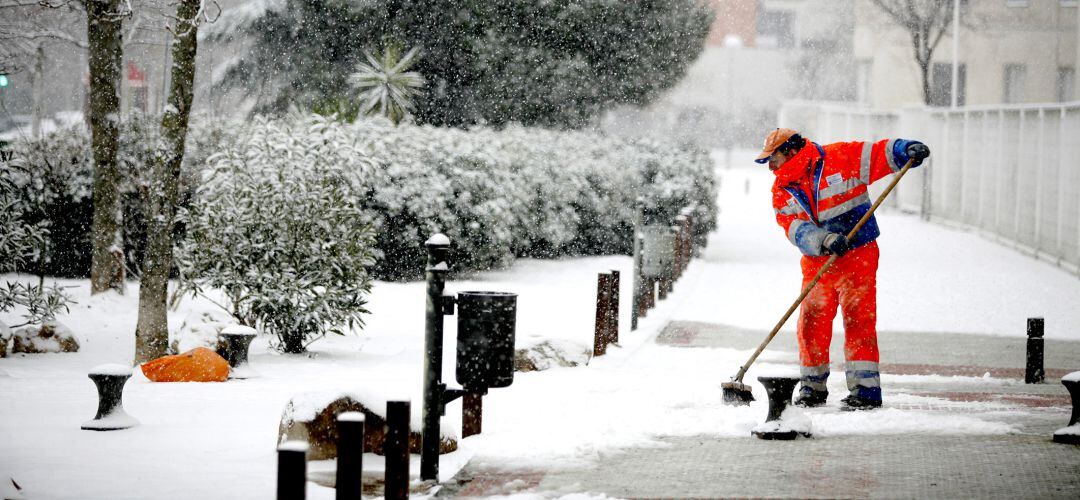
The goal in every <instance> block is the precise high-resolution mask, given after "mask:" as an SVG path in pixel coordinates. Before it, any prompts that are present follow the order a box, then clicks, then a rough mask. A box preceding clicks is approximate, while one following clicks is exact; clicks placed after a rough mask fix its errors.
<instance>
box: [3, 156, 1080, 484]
mask: <svg viewBox="0 0 1080 500" xmlns="http://www.w3.org/2000/svg"><path fill="white" fill-rule="evenodd" d="M718 175H720V176H721V179H722V184H721V194H720V204H721V210H722V212H721V215H720V225H719V229H718V230H717V232H716V233H715V234H713V235H712V237H711V238H710V242H709V245H708V247H707V248H706V249H705V250H704V251H703V255H702V258H700V259H697V260H695V261H694V262H693V263H692V264H691V266H690V268H689V270H688V272H687V274H686V275H685V276H684V277H683V279H682V280H681V281H680V282H679V284H678V286H677V289H676V293H675V294H673V295H672V297H670V298H669V300H667V301H663V302H661V303H660V304H659V306H658V308H657V309H655V310H653V311H650V313H649V315H648V317H647V318H645V319H643V320H642V322H641V325H640V328H639V329H638V331H635V332H632V333H631V332H629V331H628V326H629V323H630V321H629V312H628V311H629V309H628V307H627V301H625V300H624V304H623V305H624V307H623V311H622V318H621V321H620V324H621V326H622V331H621V333H620V338H621V342H620V344H621V346H619V347H612V348H610V349H609V354H608V355H607V356H604V357H601V358H596V359H592V360H590V361H589V363H588V365H587V366H581V367H577V368H555V369H551V370H547V371H543V372H532V373H518V374H516V376H515V380H514V384H513V385H512V386H510V387H509V388H505V389H493V390H492V391H491V392H490V393H489V394H488V396H487V397H485V399H484V431H483V434H481V435H479V436H475V437H471V438H469V439H467V440H464V441H463V442H462V443H461V448H460V450H459V451H457V452H455V453H452V454H450V455H445V456H443V457H442V468H441V476H442V478H443V479H446V478H448V477H450V476H451V475H453V474H454V472H455V471H456V470H457V469H458V468H460V466H461V465H463V464H464V463H465V462H466V461H468V460H469V459H470V458H482V459H488V460H494V461H499V460H512V461H513V463H515V464H517V465H527V464H529V463H535V464H538V465H541V466H542V465H554V464H558V465H560V466H565V465H566V464H568V463H573V462H574V461H576V460H589V459H591V458H593V457H596V456H598V455H599V454H600V453H602V452H606V451H610V450H613V449H618V448H620V447H629V446H652V445H654V443H656V441H655V439H654V438H655V437H656V436H664V435H699V434H703V435H712V436H716V437H717V438H732V439H749V431H750V429H751V428H753V427H754V426H756V425H757V424H759V423H760V420H761V417H762V415H764V414H765V405H766V402H765V401H762V400H759V401H757V402H755V403H754V404H753V405H751V406H749V407H729V406H724V405H723V404H722V403H721V400H720V391H719V388H718V384H719V383H720V382H721V381H725V380H727V379H728V378H729V377H730V376H731V375H732V374H733V373H734V371H736V370H737V368H738V366H739V365H740V364H742V363H743V362H744V361H745V359H746V356H747V355H748V354H749V353H748V352H747V351H737V350H731V349H685V348H673V347H666V346H663V345H657V344H655V343H653V342H652V339H653V338H654V337H655V335H656V334H657V333H658V332H659V330H660V329H661V328H662V327H663V326H664V325H665V324H666V323H667V322H668V321H670V320H696V321H709V322H716V323H724V324H728V325H734V326H740V327H746V328H754V329H757V330H767V329H768V328H770V327H771V326H772V324H773V322H774V321H775V320H776V317H777V315H778V314H779V313H780V312H782V311H783V310H784V309H786V308H787V306H788V305H790V301H791V300H793V299H794V298H795V296H796V295H797V293H798V286H799V273H798V255H797V253H796V250H795V249H794V248H793V247H791V245H790V244H789V243H788V242H787V240H786V239H785V238H784V236H783V233H782V232H781V230H780V229H779V228H778V227H777V226H776V225H775V222H774V221H773V216H772V209H771V206H770V203H769V198H768V194H767V193H768V187H769V184H770V182H771V175H770V174H769V173H768V172H767V171H766V170H765V169H763V168H752V167H750V168H736V169H730V170H725V169H722V170H719V171H718ZM747 185H749V190H748V191H747ZM880 224H881V226H882V232H883V236H882V238H881V240H880V243H881V247H882V258H881V270H880V273H879V294H880V295H879V297H880V298H879V304H880V306H879V309H880V310H879V329H881V330H895V331H947V332H957V333H981V334H997V335H1013V336H1023V335H1024V333H1025V332H1024V318H1027V317H1029V316H1043V317H1045V318H1046V336H1047V337H1049V338H1057V339H1074V340H1075V339H1080V330H1076V329H1071V330H1070V329H1069V328H1068V326H1069V325H1073V326H1075V325H1077V324H1080V308H1078V307H1077V304H1080V279H1077V277H1076V276H1074V275H1070V274H1069V273H1067V272H1065V271H1063V270H1061V269H1058V268H1056V267H1053V266H1051V265H1049V264H1046V263H1043V262H1040V261H1036V260H1034V259H1031V258H1029V257H1025V256H1022V255H1020V254H1017V253H1015V252H1014V251H1012V250H1009V249H1006V248H1003V247H1001V246H998V245H996V244H994V243H992V242H989V241H986V240H984V239H982V238H980V237H979V236H977V235H974V234H971V233H968V232H964V231H959V230H955V229H947V228H943V227H941V226H937V225H932V224H928V223H925V222H923V221H921V220H919V219H918V218H917V217H913V216H909V215H902V214H883V215H882V216H881V217H880ZM608 269H620V270H621V271H622V273H623V276H624V279H623V280H622V285H623V289H622V297H624V298H625V297H630V280H629V279H626V278H625V277H627V276H629V274H630V259H629V258H628V257H620V256H614V257H594V258H581V259H568V260H560V261H534V260H524V261H520V262H518V263H517V264H516V265H515V266H514V267H513V269H510V270H508V271H503V272H494V273H486V274H482V275H478V276H475V277H473V278H471V281H465V282H451V283H449V284H448V290H451V291H466V290H475V289H486V290H498V291H510V292H516V293H518V294H519V298H518V326H517V334H518V345H519V347H523V346H526V345H531V344H534V343H536V342H539V341H541V340H546V339H557V340H558V342H559V344H560V345H562V346H564V347H566V348H568V349H575V348H576V349H578V350H580V351H585V350H586V349H588V348H589V347H590V345H591V341H592V328H593V320H594V312H593V309H592V307H593V304H594V298H595V286H596V285H595V283H596V273H597V272H600V271H605V270H608ZM4 278H7V279H14V278H15V277H13V276H6V277H4ZM63 283H64V284H67V285H71V286H74V287H77V288H75V289H73V290H72V294H73V295H74V296H75V297H76V298H77V300H78V301H79V303H78V304H77V305H75V306H73V308H72V311H71V313H70V314H68V315H64V316H62V317H60V318H59V319H60V321H61V322H63V323H66V324H67V325H69V326H71V327H72V329H73V330H75V331H76V333H77V334H78V335H79V336H80V337H81V338H82V340H83V349H82V351H81V352H79V353H76V354H65V355H34V356H16V357H13V358H7V359H0V370H2V371H3V372H6V374H7V376H0V398H2V400H3V402H2V404H0V481H2V480H4V479H5V478H6V476H10V477H13V478H15V479H16V480H17V481H18V482H19V483H20V484H21V485H22V486H23V488H24V490H25V493H24V494H25V496H26V497H27V498H32V499H46V498H83V499H96V498H110V499H120V498H151V497H152V498H164V499H170V498H176V499H186V498H198V497H202V498H235V499H239V498H252V499H255V498H260V499H264V498H272V497H273V492H274V475H275V467H276V462H275V447H276V444H277V431H278V422H279V418H280V416H281V412H282V409H283V408H284V406H285V404H286V402H287V401H289V399H290V398H292V397H293V396H296V395H298V394H302V393H321V394H323V395H326V396H331V395H334V394H340V393H350V394H356V395H359V396H360V397H362V398H364V399H365V400H367V401H369V402H372V403H373V404H375V405H376V406H378V404H379V403H381V402H382V401H385V400H387V399H392V398H400V397H407V398H411V399H412V401H413V425H414V427H416V428H418V427H419V414H420V403H421V397H420V389H421V375H422V374H421V366H422V347H423V345H422V344H423V314H424V293H425V290H424V285H423V284H422V283H404V284H401V283H381V282H380V283H377V284H376V286H375V288H374V291H373V293H372V296H371V304H370V310H371V312H372V314H371V315H370V317H369V318H368V319H367V326H366V327H365V328H364V330H363V331H360V332H357V334H356V335H352V336H346V337H334V338H328V339H325V340H321V341H319V342H316V343H315V344H313V345H312V346H311V353H310V354H308V355H301V356H282V355H276V354H272V353H269V352H267V349H266V344H265V341H264V340H262V339H260V340H257V341H256V344H254V345H253V348H252V367H253V368H254V369H255V370H257V371H258V372H259V373H260V374H261V375H262V376H261V377H259V378H254V379H249V380H239V381H237V380H234V381H230V382H227V383H209V384H156V383H151V382H148V381H146V380H145V379H144V378H142V377H141V376H138V375H137V376H136V377H134V378H133V379H132V381H131V382H129V383H128V386H127V389H126V395H125V400H124V401H125V402H124V405H125V408H126V409H127V412H128V413H129V414H130V415H131V416H133V417H135V418H136V419H138V420H139V421H140V422H141V424H140V425H139V426H137V427H134V428H132V429H128V430H123V431H116V432H103V433H99V432H89V431H83V430H80V429H79V425H80V423H82V422H83V421H85V420H88V419H90V418H91V417H93V414H94V410H95V408H96V400H97V397H96V392H95V390H94V387H93V384H92V383H91V382H90V380H89V379H87V377H86V373H87V371H88V370H89V369H90V368H92V367H93V366H95V365H98V364H102V363H130V360H131V358H132V353H133V352H134V339H133V332H134V328H135V319H136V304H137V289H136V287H135V286H134V285H133V286H131V287H129V289H128V294H127V295H125V296H103V297H102V296H98V297H89V294H88V284H87V282H85V281H63ZM211 308H213V306H212V305H211V304H210V303H208V302H205V301H192V300H185V301H184V302H182V303H181V305H180V308H179V310H178V311H176V312H175V313H174V315H173V317H171V318H170V321H171V324H173V325H176V324H179V322H180V321H181V320H182V319H183V318H184V317H186V316H187V315H189V314H192V313H195V312H198V311H202V310H207V309H211ZM17 319H18V318H17V317H16V316H14V315H5V316H3V317H0V320H3V321H5V322H7V323H9V324H11V323H15V322H18V321H17ZM446 326H447V339H446V352H447V353H448V360H447V361H446V362H445V363H444V368H445V377H444V378H445V379H446V380H450V381H452V380H453V371H454V363H453V361H452V359H453V358H452V357H449V356H450V355H451V354H452V353H453V345H454V344H453V342H454V334H455V329H454V320H453V318H448V320H447V322H446ZM793 328H794V323H791V324H790V325H789V326H788V329H793ZM793 356H794V355H793V354H792V353H787V352H774V351H766V352H765V354H764V355H763V357H762V361H761V362H759V364H758V365H757V366H755V368H754V369H753V370H752V372H751V376H753V375H755V374H761V373H765V372H766V371H783V370H791V369H792V366H791V365H790V361H792V360H793V359H794V357H793ZM778 361H784V362H785V363H777V362H778ZM751 376H748V377H747V379H748V380H752V378H751ZM842 379H843V377H833V380H832V381H831V383H833V384H837V386H836V387H835V388H834V390H835V391H837V393H838V394H839V393H841V392H842V391H843V390H842V388H841V385H842V384H843V380H842ZM942 379H943V380H941V381H940V382H941V383H948V379H946V378H942ZM957 379H958V380H957V383H964V382H965V381H966V382H970V381H969V380H967V379H968V378H964V377H958V378H957ZM912 380H915V379H914V378H912ZM893 381H895V382H903V381H904V377H894V378H893ZM886 383H889V382H888V381H887V382H886ZM1000 383H1003V384H1007V383H1009V382H1007V381H1003V382H1000ZM890 402H894V403H918V402H919V397H916V396H912V395H898V396H897V398H896V399H892V400H890ZM460 413H461V412H460V403H457V402H455V403H453V404H451V406H450V408H449V409H448V411H447V416H446V417H445V418H444V420H443V429H444V432H446V433H448V434H451V435H457V433H458V429H459V426H460ZM804 418H805V419H806V420H807V422H805V423H806V424H807V425H810V426H812V428H813V431H814V433H815V434H817V435H821V436H830V435H843V434H860V433H945V434H961V433H976V434H996V433H1007V432H1012V431H1014V430H1015V429H1014V427H1012V426H1011V425H1010V424H1008V423H1007V421H1006V420H1005V419H1001V420H997V419H994V418H992V416H986V415H981V414H976V415H970V416H967V415H965V416H960V415H955V414H943V413H936V414H929V413H920V412H916V411H901V410H898V409H885V410H880V411H876V412H872V413H870V414H866V413H858V412H856V413H846V414H839V413H836V412H826V413H815V412H807V414H805V415H804ZM380 464H381V460H380V459H378V458H376V457H375V456H373V455H369V456H366V457H365V466H366V467H368V466H370V467H374V468H378V467H380ZM412 470H413V473H414V474H416V473H417V471H418V470H419V463H418V461H417V459H416V457H414V461H413V464H412ZM309 496H310V497H312V498H332V490H329V489H326V488H322V487H320V486H317V485H315V484H314V483H309Z"/></svg>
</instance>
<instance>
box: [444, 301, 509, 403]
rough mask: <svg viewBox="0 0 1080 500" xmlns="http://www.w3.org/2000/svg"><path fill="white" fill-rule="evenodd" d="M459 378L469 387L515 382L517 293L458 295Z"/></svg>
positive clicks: (485, 386) (462, 384)
mask: <svg viewBox="0 0 1080 500" xmlns="http://www.w3.org/2000/svg"><path fill="white" fill-rule="evenodd" d="M457 308H458V310H457V320H458V331H457V381H458V383H459V384H461V386H462V387H464V388H465V389H466V390H481V391H480V392H484V391H483V390H486V389H487V388H490V387H507V386H509V385H510V384H511V383H513V382H514V332H515V328H516V323H517V294H516V293H507V292H461V293H460V294H458V297H457Z"/></svg>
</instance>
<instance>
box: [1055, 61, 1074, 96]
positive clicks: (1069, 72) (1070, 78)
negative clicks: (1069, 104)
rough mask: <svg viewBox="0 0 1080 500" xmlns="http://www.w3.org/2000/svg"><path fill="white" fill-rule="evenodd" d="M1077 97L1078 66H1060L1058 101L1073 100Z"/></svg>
mask: <svg viewBox="0 0 1080 500" xmlns="http://www.w3.org/2000/svg"><path fill="white" fill-rule="evenodd" d="M1076 98H1077V97H1076V68H1073V67H1071V66H1062V67H1060V68H1058V77H1057V100H1058V102H1065V101H1071V100H1073V99H1076Z"/></svg>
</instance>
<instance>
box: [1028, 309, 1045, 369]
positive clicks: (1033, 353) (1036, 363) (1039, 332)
mask: <svg viewBox="0 0 1080 500" xmlns="http://www.w3.org/2000/svg"><path fill="white" fill-rule="evenodd" d="M1027 336H1028V339H1027V369H1026V370H1025V371H1024V383H1026V384H1041V383H1042V382H1043V380H1045V379H1046V370H1045V369H1044V368H1043V318H1028V320H1027Z"/></svg>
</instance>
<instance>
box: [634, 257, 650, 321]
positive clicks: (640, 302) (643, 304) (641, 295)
mask: <svg viewBox="0 0 1080 500" xmlns="http://www.w3.org/2000/svg"><path fill="white" fill-rule="evenodd" d="M639 271H640V268H639ZM637 280H638V283H639V286H638V291H637V297H636V300H635V303H634V309H635V310H636V311H637V318H644V317H645V316H647V315H648V314H649V299H648V297H647V295H646V291H645V289H646V288H647V287H648V286H649V280H648V278H646V277H645V275H643V274H639V275H638V278H637Z"/></svg>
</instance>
